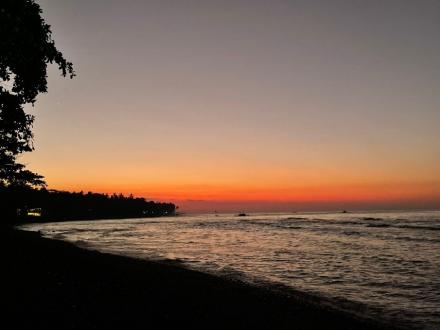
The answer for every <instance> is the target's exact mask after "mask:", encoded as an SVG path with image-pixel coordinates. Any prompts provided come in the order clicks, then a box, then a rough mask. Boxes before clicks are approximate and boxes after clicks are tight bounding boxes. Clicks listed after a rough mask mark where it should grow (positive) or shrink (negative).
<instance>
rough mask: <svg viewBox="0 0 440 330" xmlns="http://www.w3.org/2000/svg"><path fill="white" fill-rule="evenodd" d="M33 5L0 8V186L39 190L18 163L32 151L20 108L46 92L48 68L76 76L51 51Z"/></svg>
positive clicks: (9, 0) (19, 1)
mask: <svg viewBox="0 0 440 330" xmlns="http://www.w3.org/2000/svg"><path fill="white" fill-rule="evenodd" d="M41 13H42V11H41V9H40V6H39V5H38V4H36V3H35V2H34V1H33V0H1V2H0V32H1V34H0V185H1V186H31V187H32V186H44V181H43V177H42V176H40V175H38V174H35V173H33V172H31V171H29V170H26V169H25V168H24V167H25V166H24V165H22V164H19V163H17V157H18V155H19V154H21V153H23V152H29V151H32V150H33V149H34V146H33V143H32V141H33V134H32V123H33V121H34V117H33V116H32V115H29V114H26V113H25V111H24V109H23V106H24V105H25V104H27V103H31V104H34V103H35V101H36V97H37V95H38V94H39V93H45V92H47V64H48V63H55V64H57V65H58V68H59V69H60V71H61V73H62V75H63V76H66V75H68V76H70V77H71V78H72V77H73V76H74V75H75V74H74V71H73V67H72V63H70V62H68V61H66V60H65V59H64V57H63V54H62V53H61V52H60V51H58V49H57V48H56V47H55V42H54V41H53V40H52V32H51V30H50V25H48V24H46V22H45V21H44V19H43V18H42V17H41Z"/></svg>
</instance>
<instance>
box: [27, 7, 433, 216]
mask: <svg viewBox="0 0 440 330" xmlns="http://www.w3.org/2000/svg"><path fill="white" fill-rule="evenodd" d="M38 2H39V3H40V4H41V6H42V9H43V16H44V17H45V19H46V20H47V22H48V23H49V24H51V25H52V30H53V34H54V38H55V40H56V43H57V46H58V48H59V49H60V50H62V51H63V52H64V54H65V56H66V57H67V58H69V60H71V61H72V62H73V63H74V67H75V70H76V72H77V77H75V79H73V80H69V79H62V78H60V77H59V73H58V72H57V71H56V69H55V68H53V67H52V68H50V70H49V93H48V94H45V95H41V96H40V97H39V98H38V101H37V104H36V106H35V109H33V110H32V113H34V114H35V115H36V122H35V146H36V151H35V152H33V153H32V154H28V155H26V156H23V159H22V160H23V161H24V162H25V163H27V164H28V166H29V167H30V168H31V169H33V170H35V171H37V172H39V173H41V174H43V175H44V176H45V177H46V179H47V182H48V184H49V188H54V189H65V190H76V191H78V190H84V191H89V190H92V191H100V192H123V193H133V194H134V195H137V196H144V197H147V198H151V199H159V200H172V201H175V202H176V203H177V204H178V205H180V206H181V207H182V208H183V210H185V211H195V210H206V211H212V210H214V209H217V210H219V211H222V210H224V211H237V210H245V211H253V210H302V209H307V210H317V209H340V208H402V207H405V208H407V207H430V208H432V207H440V128H439V124H440V41H439V35H440V2H439V1H434V0H433V1H413V0H411V1H403V0H402V1H391V0H388V1H382V0H380V1H379V0H378V1H372V0H368V1H355V0H347V1H324V0H323V1H313V0H304V1H183V0H182V1H166V0H159V1H132V0H128V1H122V0H120V1H109V0H105V1H104V0H101V1H97V0H96V1H85V0H63V1H60V0H40V1H38Z"/></svg>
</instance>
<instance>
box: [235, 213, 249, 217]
mask: <svg viewBox="0 0 440 330" xmlns="http://www.w3.org/2000/svg"><path fill="white" fill-rule="evenodd" d="M237 217H247V214H246V213H238V214H237Z"/></svg>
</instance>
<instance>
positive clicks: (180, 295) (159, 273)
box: [0, 229, 393, 329]
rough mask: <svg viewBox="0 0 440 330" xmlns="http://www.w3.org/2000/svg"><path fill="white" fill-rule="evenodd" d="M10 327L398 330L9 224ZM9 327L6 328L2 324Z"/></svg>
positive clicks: (6, 294)
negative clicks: (80, 246) (90, 247)
mask: <svg viewBox="0 0 440 330" xmlns="http://www.w3.org/2000/svg"><path fill="white" fill-rule="evenodd" d="M0 237H1V241H2V246H3V247H2V253H3V260H5V262H4V265H5V267H4V268H3V269H2V273H3V275H6V276H5V277H4V279H3V280H2V281H1V283H2V288H1V292H2V302H3V304H4V307H2V312H3V313H4V314H3V316H2V323H3V324H9V325H10V326H8V327H6V328H4V329H390V328H393V326H392V325H391V324H390V323H389V322H388V323H385V322H384V321H379V320H370V319H367V318H363V317H361V316H359V315H355V314H353V313H348V312H342V311H339V310H337V309H335V308H333V307H329V306H327V305H323V304H320V303H318V302H317V301H316V300H313V299H308V298H307V297H304V296H301V295H295V294H292V293H288V294H287V293H283V292H279V291H278V292H274V291H273V290H268V289H265V288H259V287H254V286H251V285H248V284H244V283H241V282H237V281H232V280H228V279H224V278H219V277H216V276H212V275H208V274H204V273H200V272H196V271H192V270H188V269H184V268H181V267H178V266H174V265H169V264H163V263H157V262H150V261H143V260H136V259H131V258H127V257H121V256H115V255H110V254H103V253H99V252H95V251H88V250H84V249H81V248H78V247H76V246H74V245H72V244H69V243H66V242H61V241H55V240H50V239H46V238H42V237H40V236H39V234H38V233H32V232H23V231H18V230H11V229H8V230H2V232H1V236H0ZM2 328H3V327H2Z"/></svg>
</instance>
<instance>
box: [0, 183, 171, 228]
mask: <svg viewBox="0 0 440 330" xmlns="http://www.w3.org/2000/svg"><path fill="white" fill-rule="evenodd" d="M0 201H1V202H2V203H1V206H0V212H1V213H0V214H1V215H7V219H9V220H12V221H14V222H16V223H23V222H28V221H33V222H35V221H38V222H41V221H65V220H90V219H112V218H138V217H157V216H164V215H174V214H175V210H176V206H175V205H174V204H172V203H157V202H152V201H146V200H145V199H144V198H134V197H133V196H128V197H126V196H123V195H122V194H119V195H116V194H113V195H110V196H109V195H106V194H97V193H91V192H88V193H83V192H66V191H55V190H46V189H31V188H28V187H7V188H6V187H0ZM33 209H38V211H39V212H41V216H38V217H33V216H29V215H28V212H29V211H31V210H33Z"/></svg>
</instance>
